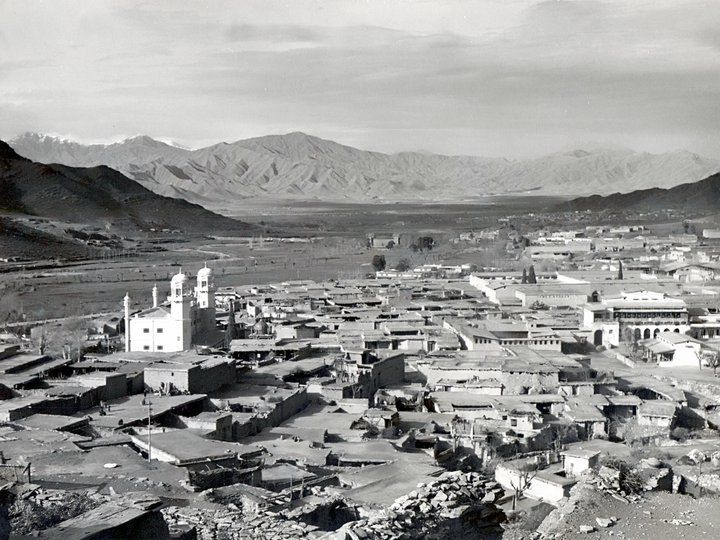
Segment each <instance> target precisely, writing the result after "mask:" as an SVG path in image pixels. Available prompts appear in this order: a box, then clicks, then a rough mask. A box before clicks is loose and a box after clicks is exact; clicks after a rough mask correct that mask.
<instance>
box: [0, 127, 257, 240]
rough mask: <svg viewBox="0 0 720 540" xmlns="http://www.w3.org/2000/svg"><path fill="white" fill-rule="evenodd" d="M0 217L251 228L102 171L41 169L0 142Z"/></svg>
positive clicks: (197, 229)
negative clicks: (8, 215) (31, 216)
mask: <svg viewBox="0 0 720 540" xmlns="http://www.w3.org/2000/svg"><path fill="white" fill-rule="evenodd" d="M0 211H2V212H4V213H7V214H13V213H20V214H30V215H35V216H41V217H45V218H51V219H58V220H62V221H67V222H75V223H100V224H111V225H114V226H118V227H124V228H142V229H146V228H151V227H158V228H171V229H180V230H183V231H186V232H197V233H208V232H213V231H218V230H222V231H242V230H248V229H250V226H249V225H247V224H245V223H242V222H240V221H237V220H234V219H230V218H227V217H224V216H220V215H218V214H214V213H213V212H210V211H209V210H206V209H205V208H203V207H201V206H199V205H197V204H191V203H189V202H187V201H183V200H178V199H174V198H169V197H163V196H160V195H158V194H156V193H154V192H152V191H150V190H148V189H146V188H145V187H143V186H141V185H140V184H138V183H137V182H135V181H134V180H131V179H129V178H126V177H125V176H123V175H122V174H120V173H119V172H117V171H115V170H113V169H111V168H109V167H105V166H99V167H92V168H76V167H68V166H65V165H45V164H41V163H35V162H33V161H30V160H29V159H26V158H23V157H20V156H19V155H18V154H17V153H15V151H14V150H13V149H12V148H11V147H10V146H8V145H7V144H6V143H5V142H3V141H0Z"/></svg>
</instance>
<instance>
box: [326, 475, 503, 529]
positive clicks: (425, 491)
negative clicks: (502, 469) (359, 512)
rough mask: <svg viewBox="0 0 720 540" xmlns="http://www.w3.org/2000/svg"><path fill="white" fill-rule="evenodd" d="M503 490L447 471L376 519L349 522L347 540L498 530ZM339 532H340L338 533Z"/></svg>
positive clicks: (501, 519)
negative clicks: (497, 504)
mask: <svg viewBox="0 0 720 540" xmlns="http://www.w3.org/2000/svg"><path fill="white" fill-rule="evenodd" d="M502 496H503V489H502V488H501V487H500V486H499V485H498V484H497V483H496V482H494V481H492V480H488V479H486V478H483V477H482V476H481V475H480V474H477V473H462V472H459V471H457V472H447V473H444V474H443V475H442V476H440V478H439V479H438V480H437V481H433V482H430V483H428V484H418V488H417V490H414V491H412V492H410V493H408V494H407V495H403V496H402V497H400V498H399V499H396V500H395V502H394V503H393V504H392V505H391V506H390V507H389V508H388V509H387V511H386V512H384V514H382V515H378V516H377V517H371V518H367V519H363V520H360V521H354V522H352V523H348V524H347V525H346V526H345V527H343V528H342V529H341V530H342V531H344V532H345V538H346V539H352V540H360V539H363V538H382V539H410V538H427V539H433V538H437V539H441V538H450V537H451V536H459V537H462V535H463V534H464V533H465V534H470V535H472V536H473V537H477V535H478V533H479V532H480V531H483V530H487V529H489V528H493V527H496V526H497V525H498V524H499V523H501V522H503V521H504V520H505V514H504V513H503V512H502V511H501V510H500V509H498V508H497V507H496V506H495V502H496V501H497V500H499V499H500V498H501V497H502ZM338 532H340V531H338Z"/></svg>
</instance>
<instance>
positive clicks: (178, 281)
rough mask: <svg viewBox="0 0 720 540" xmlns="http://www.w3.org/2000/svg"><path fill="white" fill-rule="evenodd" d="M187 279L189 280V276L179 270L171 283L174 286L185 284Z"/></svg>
mask: <svg viewBox="0 0 720 540" xmlns="http://www.w3.org/2000/svg"><path fill="white" fill-rule="evenodd" d="M187 280H188V278H187V276H186V275H185V274H183V273H182V272H178V273H177V274H175V275H174V276H173V277H172V279H171V280H170V285H171V286H172V287H176V286H178V285H184V284H185V283H187Z"/></svg>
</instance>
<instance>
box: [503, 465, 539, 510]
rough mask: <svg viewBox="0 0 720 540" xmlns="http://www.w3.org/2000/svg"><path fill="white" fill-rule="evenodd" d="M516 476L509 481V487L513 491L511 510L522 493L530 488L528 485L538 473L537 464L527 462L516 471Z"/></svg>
mask: <svg viewBox="0 0 720 540" xmlns="http://www.w3.org/2000/svg"><path fill="white" fill-rule="evenodd" d="M517 473H518V476H517V478H515V479H514V480H511V481H510V487H511V488H512V489H513V499H512V509H513V510H515V507H516V506H517V502H518V501H519V500H520V498H521V497H522V494H523V492H524V491H525V490H526V489H527V488H528V487H530V483H531V482H532V481H533V478H535V476H536V475H537V473H538V464H537V463H534V462H528V463H525V464H523V465H522V466H521V467H520V468H519V469H517Z"/></svg>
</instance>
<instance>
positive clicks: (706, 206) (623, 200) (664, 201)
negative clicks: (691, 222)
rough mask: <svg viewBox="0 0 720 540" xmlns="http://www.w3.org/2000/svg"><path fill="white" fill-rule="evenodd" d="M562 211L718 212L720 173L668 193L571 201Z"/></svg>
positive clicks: (645, 191)
mask: <svg viewBox="0 0 720 540" xmlns="http://www.w3.org/2000/svg"><path fill="white" fill-rule="evenodd" d="M560 208H562V209H564V210H593V211H598V210H606V209H613V210H630V211H638V212H652V211H655V210H662V209H667V208H673V209H677V210H684V211H686V212H708V211H718V209H720V173H718V174H713V175H712V176H709V177H708V178H705V179H704V180H700V181H698V182H692V183H687V184H682V185H679V186H675V187H673V188H670V189H658V188H653V189H643V190H637V191H633V192H630V193H614V194H612V195H609V196H607V197H601V196H597V195H596V196H592V197H582V198H578V199H574V200H572V201H569V202H567V203H564V204H562V205H561V206H560Z"/></svg>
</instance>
